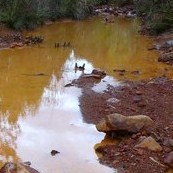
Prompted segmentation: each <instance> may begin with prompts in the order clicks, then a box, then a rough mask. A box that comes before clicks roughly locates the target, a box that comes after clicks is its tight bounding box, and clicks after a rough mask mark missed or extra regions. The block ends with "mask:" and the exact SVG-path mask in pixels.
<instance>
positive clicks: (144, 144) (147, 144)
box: [135, 136, 162, 152]
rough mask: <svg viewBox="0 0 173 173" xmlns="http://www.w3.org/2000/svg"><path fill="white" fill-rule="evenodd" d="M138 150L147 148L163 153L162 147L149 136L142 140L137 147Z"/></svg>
mask: <svg viewBox="0 0 173 173" xmlns="http://www.w3.org/2000/svg"><path fill="white" fill-rule="evenodd" d="M135 147H136V148H145V149H148V150H151V151H155V152H159V151H162V147H161V146H160V144H159V143H158V142H156V140H155V139H154V138H153V137H151V136H149V137H143V139H142V140H140V142H139V143H138V144H137V145H136V146H135Z"/></svg>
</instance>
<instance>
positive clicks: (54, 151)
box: [51, 150, 60, 156]
mask: <svg viewBox="0 0 173 173" xmlns="http://www.w3.org/2000/svg"><path fill="white" fill-rule="evenodd" d="M59 153H60V152H59V151H57V150H52V151H51V155H52V156H55V155H56V154H59Z"/></svg>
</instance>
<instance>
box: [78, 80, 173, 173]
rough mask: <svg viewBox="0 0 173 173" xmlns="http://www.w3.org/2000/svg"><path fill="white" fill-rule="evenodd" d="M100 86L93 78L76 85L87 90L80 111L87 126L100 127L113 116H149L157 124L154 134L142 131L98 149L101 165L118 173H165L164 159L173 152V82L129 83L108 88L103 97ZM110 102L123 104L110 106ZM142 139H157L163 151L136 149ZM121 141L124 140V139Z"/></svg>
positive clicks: (111, 104) (84, 91) (81, 98)
mask: <svg viewBox="0 0 173 173" xmlns="http://www.w3.org/2000/svg"><path fill="white" fill-rule="evenodd" d="M98 82H100V81H99V80H98V79H97V80H96V79H91V78H88V79H87V78H85V79H84V78H80V79H79V80H77V81H75V83H76V84H77V86H78V87H81V88H82V89H83V95H82V96H81V97H80V108H81V111H82V114H83V118H84V120H85V121H86V122H87V123H93V124H97V123H98V122H99V121H100V120H101V119H102V118H103V117H105V116H106V115H108V114H112V113H120V114H123V115H125V116H130V115H147V116H149V117H151V118H152V119H153V120H154V122H155V127H154V128H153V130H152V131H147V130H145V131H140V132H139V133H137V134H135V135H130V136H126V137H125V138H124V139H123V140H120V143H119V144H118V145H116V144H115V145H112V144H111V145H106V146H101V147H99V148H97V149H96V151H97V152H100V153H101V154H102V155H103V157H102V158H100V162H101V163H102V164H105V165H108V166H110V167H113V168H115V169H118V170H119V172H120V173H150V172H152V173H165V172H166V171H167V170H168V167H167V166H166V165H165V164H164V162H163V160H164V157H165V155H166V154H167V153H169V152H170V151H172V150H173V146H172V145H170V144H168V142H167V140H168V139H172V138H173V103H172V100H173V92H172V91H173V81H172V80H170V79H167V78H164V77H159V78H155V79H152V80H150V81H139V82H132V81H126V82H124V86H120V87H116V88H115V87H112V86H108V87H107V90H105V91H104V92H103V93H96V92H94V91H93V90H92V89H91V88H92V86H93V85H95V84H96V83H98ZM110 98H116V99H118V100H119V101H118V102H116V103H113V102H112V103H110V102H107V100H108V99H110ZM141 136H152V137H154V138H155V139H156V141H157V142H158V143H159V144H160V145H161V146H162V147H163V151H161V152H152V151H148V150H146V149H136V148H135V147H134V146H135V145H136V144H137V141H138V139H139V138H140V137H141ZM118 138H119V139H122V137H121V136H119V137H118ZM153 159H154V161H153ZM155 161H158V163H156V162H155ZM162 164H163V165H162Z"/></svg>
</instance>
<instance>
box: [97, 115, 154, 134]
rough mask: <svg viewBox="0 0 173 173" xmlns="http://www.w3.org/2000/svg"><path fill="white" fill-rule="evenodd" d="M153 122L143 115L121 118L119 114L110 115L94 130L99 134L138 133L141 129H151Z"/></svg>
mask: <svg viewBox="0 0 173 173" xmlns="http://www.w3.org/2000/svg"><path fill="white" fill-rule="evenodd" d="M153 124H154V122H153V120H152V119H151V118H150V117H148V116H145V115H135V116H128V117H126V116H123V115H121V114H117V113H115V114H110V115H107V116H106V117H105V118H103V119H102V120H101V121H100V122H99V123H98V124H97V125H96V128H97V130H98V131H100V132H105V133H110V132H114V133H117V134H118V133H119V132H126V133H138V132H139V131H140V130H141V129H146V128H149V127H152V126H153Z"/></svg>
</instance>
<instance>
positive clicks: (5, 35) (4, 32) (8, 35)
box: [0, 25, 44, 49]
mask: <svg viewBox="0 0 173 173" xmlns="http://www.w3.org/2000/svg"><path fill="white" fill-rule="evenodd" d="M43 40H44V38H43V37H42V36H24V35H23V34H22V32H18V31H15V30H12V29H8V28H6V27H5V26H2V25H0V49H5V48H15V47H23V46H28V45H32V44H39V43H41V42H43Z"/></svg>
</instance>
